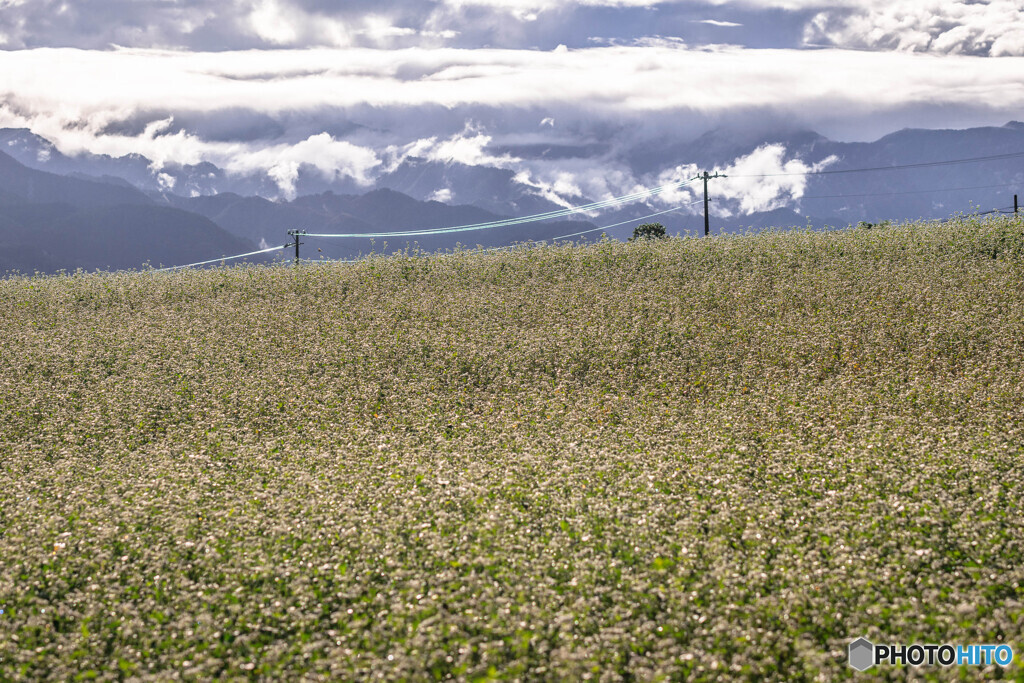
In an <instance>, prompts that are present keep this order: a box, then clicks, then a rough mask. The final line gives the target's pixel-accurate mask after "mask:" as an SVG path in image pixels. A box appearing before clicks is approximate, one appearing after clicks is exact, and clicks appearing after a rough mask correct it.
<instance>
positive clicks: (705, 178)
mask: <svg viewBox="0 0 1024 683" xmlns="http://www.w3.org/2000/svg"><path fill="white" fill-rule="evenodd" d="M728 177H729V176H726V175H722V174H720V173H718V172H717V171H716V172H715V175H711V174H709V173H708V172H707V171H704V175H699V176H697V177H696V178H694V180H703V181H704V236H705V237H707V236H708V235H710V234H711V219H710V218H708V181H709V180H713V179H714V178H728Z"/></svg>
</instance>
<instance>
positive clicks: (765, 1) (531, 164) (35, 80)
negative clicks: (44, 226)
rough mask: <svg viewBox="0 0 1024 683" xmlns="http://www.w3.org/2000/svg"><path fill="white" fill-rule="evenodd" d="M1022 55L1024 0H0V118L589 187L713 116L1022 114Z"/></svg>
mask: <svg viewBox="0 0 1024 683" xmlns="http://www.w3.org/2000/svg"><path fill="white" fill-rule="evenodd" d="M1022 74H1024V0H989V1H985V0H970V1H952V2H950V1H941V2H940V1H936V0H913V1H911V0H838V1H836V0H833V1H831V2H824V1H823V0H669V1H664V2H650V1H647V0H390V1H389V0H350V1H347V2H333V1H329V0H0V127H11V128H29V129H31V130H32V131H33V132H35V133H37V134H39V135H42V136H44V137H46V138H48V139H50V140H52V141H53V142H55V143H56V144H57V146H58V148H60V149H61V151H63V152H65V153H68V154H76V153H82V152H92V153H105V154H112V155H115V156H119V155H123V154H129V153H137V154H142V155H144V156H146V157H148V158H149V159H151V160H152V161H153V163H154V168H156V169H159V168H160V166H161V165H162V164H167V163H172V162H177V163H198V162H200V161H211V162H213V163H215V164H217V165H218V166H221V167H223V168H225V169H227V170H229V171H231V172H234V173H252V172H262V173H266V174H267V175H268V176H269V177H271V178H273V179H274V180H275V182H276V183H277V185H278V187H279V188H280V190H281V194H282V196H288V195H289V194H290V193H293V192H294V181H295V178H296V177H297V175H298V172H299V169H300V168H312V169H315V170H316V171H317V172H319V173H321V174H323V175H324V176H326V177H338V178H345V179H348V180H351V181H354V182H356V183H357V184H359V185H361V186H366V187H371V186H372V184H373V182H374V179H375V178H377V177H379V176H380V175H381V174H382V173H386V172H387V171H388V170H390V169H394V168H395V167H396V166H397V165H398V164H400V163H401V162H402V161H403V160H404V159H407V158H410V157H417V158H426V159H431V160H435V161H444V162H459V163H463V164H468V165H471V166H492V167H498V168H507V169H511V170H513V171H515V172H516V173H517V174H519V178H520V179H521V181H522V182H524V183H526V184H531V185H533V186H536V187H537V188H538V190H539V191H543V192H549V193H554V194H556V195H558V196H561V197H571V196H573V195H583V194H585V195H587V196H589V197H591V198H595V199H599V198H601V197H602V196H608V195H609V194H615V193H622V192H627V191H631V190H632V189H634V187H636V186H638V185H642V184H644V183H649V182H651V181H652V179H654V178H656V177H661V176H664V175H665V174H666V173H668V174H669V175H671V170H672V169H671V168H665V169H660V170H658V169H656V170H655V171H653V172H652V173H651V175H650V176H649V177H640V176H638V175H637V174H636V173H634V172H633V171H632V170H631V169H630V168H629V165H628V164H626V163H625V162H624V161H623V159H624V158H625V157H626V156H628V154H629V151H630V150H635V149H638V148H642V147H643V146H644V145H651V144H658V143H659V141H664V140H669V139H671V140H673V141H687V140H692V139H695V138H697V137H698V136H700V135H701V134H703V133H705V132H707V131H709V130H715V129H719V130H735V131H743V132H744V133H745V134H750V133H751V132H755V133H756V131H758V130H765V131H767V130H771V129H785V130H793V129H807V130H814V131H817V132H818V133H821V134H823V135H826V136H828V137H830V138H832V139H836V140H845V141H853V140H873V139H877V138H878V137H881V136H882V135H884V134H886V133H889V132H892V131H894V130H898V129H901V128H906V127H928V128H966V127H972V126H979V125H1002V124H1005V123H1006V122H1008V121H1010V120H1015V119H1016V120H1021V119H1024V78H1022ZM524 145H526V146H529V145H565V146H569V147H573V146H575V147H581V146H587V145H591V146H597V147H598V148H600V149H601V150H602V151H601V152H600V153H599V154H598V155H597V156H596V157H594V158H587V159H583V160H577V161H572V160H568V161H567V160H561V161H555V162H552V161H550V160H548V161H537V160H529V159H521V158H518V157H517V156H516V155H515V154H513V153H510V152H508V151H507V150H509V149H514V148H516V147H517V146H524ZM503 150H506V151H503ZM683 161H685V160H681V162H683ZM744 163H747V164H749V163H756V164H758V167H759V168H762V167H763V168H771V167H772V164H773V163H774V164H776V166H777V167H778V168H782V167H783V166H784V165H785V164H787V163H793V160H791V159H786V158H785V154H776V153H775V152H774V151H772V150H768V151H762V153H761V154H760V155H759V156H758V157H756V158H752V159H740V160H737V164H744ZM666 177H667V176H666ZM791 189H792V188H791Z"/></svg>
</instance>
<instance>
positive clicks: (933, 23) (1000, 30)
mask: <svg viewBox="0 0 1024 683" xmlns="http://www.w3.org/2000/svg"><path fill="white" fill-rule="evenodd" d="M805 39H806V41H807V42H808V43H823V44H828V45H835V46H840V47H852V48H860V49H891V50H902V51H910V52H937V53H942V54H963V55H977V56H991V57H1003V56H1021V55H1024V2H1022V1H1021V0H989V1H987V2H985V1H978V0H970V1H969V0H962V1H959V2H949V1H948V0H923V1H922V0H888V1H887V2H884V3H874V2H867V3H863V6H861V7H853V8H840V9H838V10H833V9H827V10H823V11H821V12H820V13H818V14H817V15H816V16H815V17H814V18H813V19H812V20H811V22H810V23H809V24H808V26H807V30H806V33H805Z"/></svg>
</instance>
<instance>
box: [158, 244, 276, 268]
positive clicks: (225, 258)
mask: <svg viewBox="0 0 1024 683" xmlns="http://www.w3.org/2000/svg"><path fill="white" fill-rule="evenodd" d="M291 246H294V245H291V244H284V245H282V246H280V247H270V248H269V249H260V250H259V251H250V252H249V253H247V254H236V255H234V256H221V257H220V258H214V259H210V260H209V261H199V262H198V263H188V264H186V265H184V266H171V267H170V268H158V269H157V270H156V272H158V273H163V272H165V271H168V270H179V269H181V268H194V267H195V266H205V265H209V264H211V263H220V262H221V261H233V260H235V259H240V258H245V257H246V256H257V255H258V254H269V253H270V252H272V251H280V250H282V249H287V248H288V247H291Z"/></svg>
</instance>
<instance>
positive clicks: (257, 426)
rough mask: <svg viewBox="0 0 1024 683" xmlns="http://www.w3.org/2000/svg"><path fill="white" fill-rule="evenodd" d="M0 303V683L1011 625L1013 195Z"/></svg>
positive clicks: (488, 662) (981, 634)
mask: <svg viewBox="0 0 1024 683" xmlns="http://www.w3.org/2000/svg"><path fill="white" fill-rule="evenodd" d="M0 333H2V334H0V345H2V349H0V351H2V352H0V610H2V613H0V679H2V680H12V681H22V680H24V681H29V680H54V681H58V680H59V681H64V680H82V679H98V680H174V679H181V680H205V679H226V680H238V679H250V678H254V679H263V680H270V679H289V680H297V679H302V680H357V679H382V680H383V679H386V680H392V679H408V680H447V679H456V680H489V679H500V680H515V679H519V680H579V679H592V680H608V681H613V680H642V681H650V680H682V679H691V680H713V679H721V678H737V679H747V680H763V679H773V680H829V679H833V678H837V677H842V676H847V675H850V674H852V673H853V672H852V670H851V669H849V668H848V667H847V664H846V647H847V644H848V643H849V641H850V640H851V639H853V638H856V637H858V636H861V635H864V636H867V637H868V638H869V639H871V640H873V641H874V642H882V643H887V642H893V643H908V644H909V643H913V642H921V643H946V642H952V643H1009V644H1013V645H1014V646H1015V649H1016V651H1017V653H1018V656H1019V653H1020V652H1021V646H1022V645H1024V595H1022V593H1024V591H1022V588H1021V585H1022V583H1024V545H1022V543H1024V517H1022V511H1021V505H1022V502H1021V501H1022V499H1024V459H1022V456H1024V222H1022V221H1021V220H1020V219H1006V220H993V221H983V220H980V219H977V218H970V217H966V218H961V219H958V220H955V221H952V222H950V223H947V224H912V225H903V226H895V227H886V228H883V229H877V228H876V229H872V230H865V229H849V230H841V231H836V232H830V233H819V234H812V233H806V232H791V233H778V232H773V233H766V234H761V235H757V236H743V237H729V238H717V237H716V238H711V239H701V240H696V239H691V240H682V239H672V240H665V241H650V242H640V243H629V244H623V243H611V242H604V243H600V244H594V245H589V246H557V247H534V248H521V249H516V250H512V251H507V252H500V253H471V252H456V253H453V254H447V255H439V256H431V257H420V256H414V255H398V256H390V257H386V258H384V257H374V258H370V259H368V260H365V261H361V262H359V263H356V264H308V265H303V266H301V267H297V268H295V267H287V266H275V267H243V268H235V269H216V270H208V271H200V272H194V271H193V272H176V273H155V272H150V273H118V274H105V275H104V274H100V275H96V274H93V275H83V274H78V275H71V276H61V277H11V278H8V279H6V280H3V281H2V282H0ZM873 673H874V675H875V676H880V677H884V676H889V677H891V678H893V679H903V678H906V677H907V676H914V675H917V676H935V677H943V678H949V677H954V678H955V677H958V676H959V677H963V678H982V677H985V676H988V675H991V674H993V673H998V672H996V671H994V670H986V669H984V668H979V667H975V668H964V669H963V670H959V669H956V668H952V669H941V668H937V667H936V668H932V669H920V670H915V669H905V668H901V667H889V668H884V669H878V670H875V671H874V672H873ZM1001 673H1002V674H1003V675H1006V676H1011V677H1017V678H1021V677H1022V674H1021V670H1020V669H1019V668H1018V665H1017V664H1016V663H1015V664H1014V665H1012V666H1011V667H1010V668H1008V669H1006V670H1005V671H1002V672H1001Z"/></svg>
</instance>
